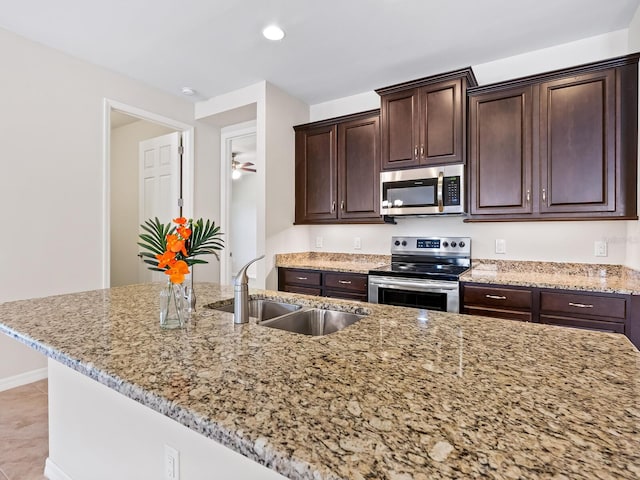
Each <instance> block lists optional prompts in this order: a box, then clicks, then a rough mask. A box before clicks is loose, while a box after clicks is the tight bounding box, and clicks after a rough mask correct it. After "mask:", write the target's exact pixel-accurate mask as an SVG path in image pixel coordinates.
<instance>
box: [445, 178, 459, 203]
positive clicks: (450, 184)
mask: <svg viewBox="0 0 640 480" xmlns="http://www.w3.org/2000/svg"><path fill="white" fill-rule="evenodd" d="M442 190H443V192H442V196H443V197H444V198H443V199H442V203H443V204H444V205H445V206H448V205H460V177H458V176H455V177H444V179H443V188H442Z"/></svg>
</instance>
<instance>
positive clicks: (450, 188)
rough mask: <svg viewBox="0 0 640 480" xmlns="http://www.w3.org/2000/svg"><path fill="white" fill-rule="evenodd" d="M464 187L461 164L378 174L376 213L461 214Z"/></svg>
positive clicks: (463, 207)
mask: <svg viewBox="0 0 640 480" xmlns="http://www.w3.org/2000/svg"><path fill="white" fill-rule="evenodd" d="M464 187H465V183H464V165H446V166H441V167H429V168H414V169H410V170H395V171H392V172H382V173H381V174H380V202H381V203H380V214H381V215H388V216H398V215H447V214H458V215H459V214H464V213H465V195H464Z"/></svg>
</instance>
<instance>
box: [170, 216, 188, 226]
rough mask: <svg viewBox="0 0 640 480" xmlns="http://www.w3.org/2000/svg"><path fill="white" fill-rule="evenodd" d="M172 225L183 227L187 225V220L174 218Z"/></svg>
mask: <svg viewBox="0 0 640 480" xmlns="http://www.w3.org/2000/svg"><path fill="white" fill-rule="evenodd" d="M173 223H177V224H178V225H184V224H185V223H187V219H186V218H184V217H179V218H174V219H173Z"/></svg>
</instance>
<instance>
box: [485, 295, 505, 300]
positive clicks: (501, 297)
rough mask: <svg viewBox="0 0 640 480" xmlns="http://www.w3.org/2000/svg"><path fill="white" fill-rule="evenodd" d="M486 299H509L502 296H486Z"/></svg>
mask: <svg viewBox="0 0 640 480" xmlns="http://www.w3.org/2000/svg"><path fill="white" fill-rule="evenodd" d="M485 297H486V298H491V299H493V300H506V299H507V297H504V296H502V295H485Z"/></svg>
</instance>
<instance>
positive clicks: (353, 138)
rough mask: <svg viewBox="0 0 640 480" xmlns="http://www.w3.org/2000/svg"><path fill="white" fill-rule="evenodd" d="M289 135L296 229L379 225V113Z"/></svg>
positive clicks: (303, 127)
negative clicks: (310, 225) (292, 151)
mask: <svg viewBox="0 0 640 480" xmlns="http://www.w3.org/2000/svg"><path fill="white" fill-rule="evenodd" d="M294 129H295V135H296V167H295V168H296V174H295V177H296V210H295V211H296V213H295V223H296V224H305V223H306V224H308V223H382V218H381V216H380V199H379V197H380V111H379V110H371V111H368V112H363V113H360V114H354V115H347V116H344V117H339V118H333V119H329V120H323V121H320V122H314V123H308V124H305V125H298V126H296V127H294Z"/></svg>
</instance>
